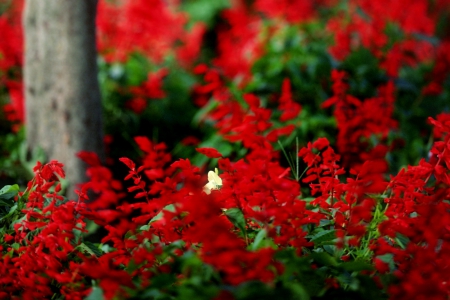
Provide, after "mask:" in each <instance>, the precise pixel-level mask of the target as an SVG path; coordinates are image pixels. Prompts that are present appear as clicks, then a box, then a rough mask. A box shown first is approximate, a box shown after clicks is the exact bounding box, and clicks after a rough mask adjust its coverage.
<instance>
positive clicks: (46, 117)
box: [23, 0, 104, 198]
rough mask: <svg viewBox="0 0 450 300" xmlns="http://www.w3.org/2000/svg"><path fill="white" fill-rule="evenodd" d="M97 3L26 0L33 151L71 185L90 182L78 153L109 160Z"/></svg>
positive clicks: (70, 191) (27, 78) (29, 123)
mask: <svg viewBox="0 0 450 300" xmlns="http://www.w3.org/2000/svg"><path fill="white" fill-rule="evenodd" d="M96 8H97V0H26V3H25V13H24V20H23V23H24V30H25V64H24V81H25V99H26V100H25V102H26V116H25V126H26V139H27V143H28V148H29V149H30V150H31V149H34V148H35V147H41V148H42V149H43V150H44V151H45V153H46V155H47V159H48V160H51V159H57V160H59V161H60V162H62V163H63V164H64V165H65V171H66V176H67V179H68V180H69V182H70V185H69V189H68V196H69V197H71V198H72V197H74V195H75V194H74V193H73V189H74V188H75V187H76V186H75V185H76V184H78V183H81V182H84V181H85V180H86V177H85V165H84V163H83V162H81V161H80V160H79V159H78V158H77V157H76V156H75V154H76V153H77V152H79V151H81V150H86V151H94V152H96V153H97V154H99V156H100V158H101V159H103V155H104V150H103V128H102V106H101V98H100V90H99V85H98V80H97V62H96V59H97V51H96V41H95V15H96Z"/></svg>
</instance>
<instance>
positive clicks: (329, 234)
mask: <svg viewBox="0 0 450 300" xmlns="http://www.w3.org/2000/svg"><path fill="white" fill-rule="evenodd" d="M334 239H336V230H334V229H329V230H323V231H319V232H318V233H316V234H314V235H313V236H312V237H311V242H314V243H315V244H319V243H323V242H325V241H332V240H334Z"/></svg>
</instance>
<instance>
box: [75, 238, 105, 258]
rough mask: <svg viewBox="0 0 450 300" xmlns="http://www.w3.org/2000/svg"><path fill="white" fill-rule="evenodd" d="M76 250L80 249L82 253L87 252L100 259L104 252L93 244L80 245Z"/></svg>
mask: <svg viewBox="0 0 450 300" xmlns="http://www.w3.org/2000/svg"><path fill="white" fill-rule="evenodd" d="M76 249H78V250H79V251H81V252H87V253H89V254H90V255H92V256H96V257H99V256H101V255H102V254H103V252H102V250H100V249H99V248H98V247H97V246H96V245H95V244H94V243H91V242H88V241H86V242H84V243H81V244H79V245H78V246H77V247H76Z"/></svg>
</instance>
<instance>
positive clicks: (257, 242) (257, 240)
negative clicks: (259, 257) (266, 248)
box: [250, 229, 267, 251]
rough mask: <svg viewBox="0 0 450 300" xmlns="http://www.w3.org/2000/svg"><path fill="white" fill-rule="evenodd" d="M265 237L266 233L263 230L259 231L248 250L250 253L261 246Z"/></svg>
mask: <svg viewBox="0 0 450 300" xmlns="http://www.w3.org/2000/svg"><path fill="white" fill-rule="evenodd" d="M266 237H267V231H266V230H265V229H261V230H260V231H259V232H258V234H257V235H256V237H255V240H254V241H253V243H252V245H251V247H250V249H251V250H252V251H255V250H258V249H259V248H260V246H261V243H262V241H263V240H264V239H265V238H266Z"/></svg>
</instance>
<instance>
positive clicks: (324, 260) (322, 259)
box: [311, 252, 338, 267]
mask: <svg viewBox="0 0 450 300" xmlns="http://www.w3.org/2000/svg"><path fill="white" fill-rule="evenodd" d="M311 257H312V258H313V259H314V260H315V261H316V262H317V263H319V264H321V265H323V266H333V267H335V266H337V265H338V263H337V261H336V259H334V257H332V256H330V255H329V254H328V253H325V252H311Z"/></svg>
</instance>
